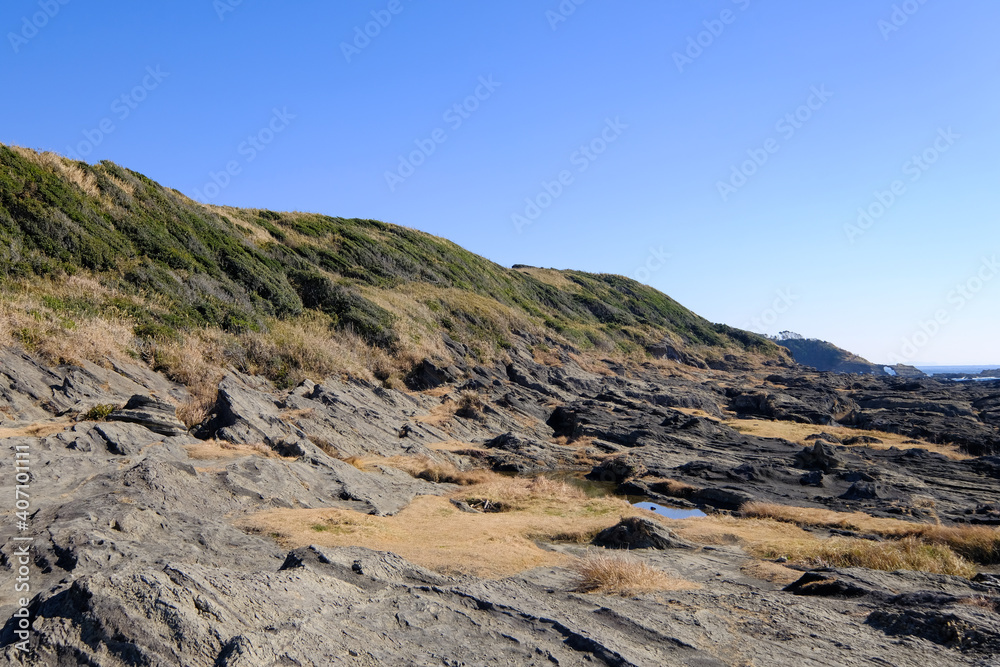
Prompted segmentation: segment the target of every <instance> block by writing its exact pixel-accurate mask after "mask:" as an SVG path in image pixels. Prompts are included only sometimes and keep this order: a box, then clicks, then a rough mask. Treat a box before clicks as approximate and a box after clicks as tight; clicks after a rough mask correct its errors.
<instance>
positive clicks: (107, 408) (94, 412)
mask: <svg viewBox="0 0 1000 667" xmlns="http://www.w3.org/2000/svg"><path fill="white" fill-rule="evenodd" d="M115 410H116V408H115V406H113V405H110V404H108V403H100V404H98V405H95V406H94V407H92V408H91V409H90V410H88V411H87V413H86V414H85V415H83V418H84V419H86V420H88V421H95V422H102V421H104V420H105V419H107V418H108V415H110V414H111V413H112V412H114V411H115Z"/></svg>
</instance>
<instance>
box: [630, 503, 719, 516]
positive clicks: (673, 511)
mask: <svg viewBox="0 0 1000 667" xmlns="http://www.w3.org/2000/svg"><path fill="white" fill-rule="evenodd" d="M632 506H633V507H638V508H639V509H643V510H649V511H651V512H656V513H657V514H659V515H660V516H665V517H667V518H668V519H693V518H695V517H699V516H708V515H707V514H705V513H704V512H702V511H701V510H688V509H681V508H679V507H664V506H663V505H657V504H656V503H651V502H641V503H632Z"/></svg>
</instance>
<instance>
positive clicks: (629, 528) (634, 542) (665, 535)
mask: <svg viewBox="0 0 1000 667" xmlns="http://www.w3.org/2000/svg"><path fill="white" fill-rule="evenodd" d="M593 543H594V544H595V545H597V546H599V547H606V548H608V549H693V548H694V545H693V544H691V543H690V542H685V541H684V540H682V539H680V538H679V537H677V536H676V535H674V534H673V533H672V532H671V531H669V530H667V529H666V528H664V527H663V526H662V525H660V524H658V523H656V522H655V521H651V520H649V519H643V518H642V517H628V518H625V519H622V520H621V521H619V522H618V523H617V524H615V525H614V526H611V527H610V528H605V529H604V530H602V531H601V532H600V533H598V534H597V537H595V538H594V541H593Z"/></svg>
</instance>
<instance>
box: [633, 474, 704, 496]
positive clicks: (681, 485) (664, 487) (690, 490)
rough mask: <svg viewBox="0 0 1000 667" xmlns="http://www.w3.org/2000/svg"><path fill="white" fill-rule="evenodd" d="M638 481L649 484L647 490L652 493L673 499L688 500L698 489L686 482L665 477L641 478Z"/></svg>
mask: <svg viewBox="0 0 1000 667" xmlns="http://www.w3.org/2000/svg"><path fill="white" fill-rule="evenodd" d="M640 481H642V482H646V483H647V484H649V488H651V489H652V490H653V491H656V492H657V493H662V494H663V495H665V496H671V497H673V498H688V497H690V496H691V495H693V494H694V493H695V492H696V491H697V490H698V487H696V486H692V485H691V484H688V483H687V482H680V481H678V480H676V479H670V478H667V477H643V478H642V479H641V480H640Z"/></svg>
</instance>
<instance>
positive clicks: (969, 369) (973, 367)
mask: <svg viewBox="0 0 1000 667" xmlns="http://www.w3.org/2000/svg"><path fill="white" fill-rule="evenodd" d="M914 368H916V369H917V370H919V371H922V372H924V373H926V374H927V375H940V374H943V373H965V374H968V375H978V374H979V373H982V372H983V371H991V370H996V369H1000V363H996V364H965V365H960V364H953V365H947V364H941V365H931V364H928V365H915V366H914Z"/></svg>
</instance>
